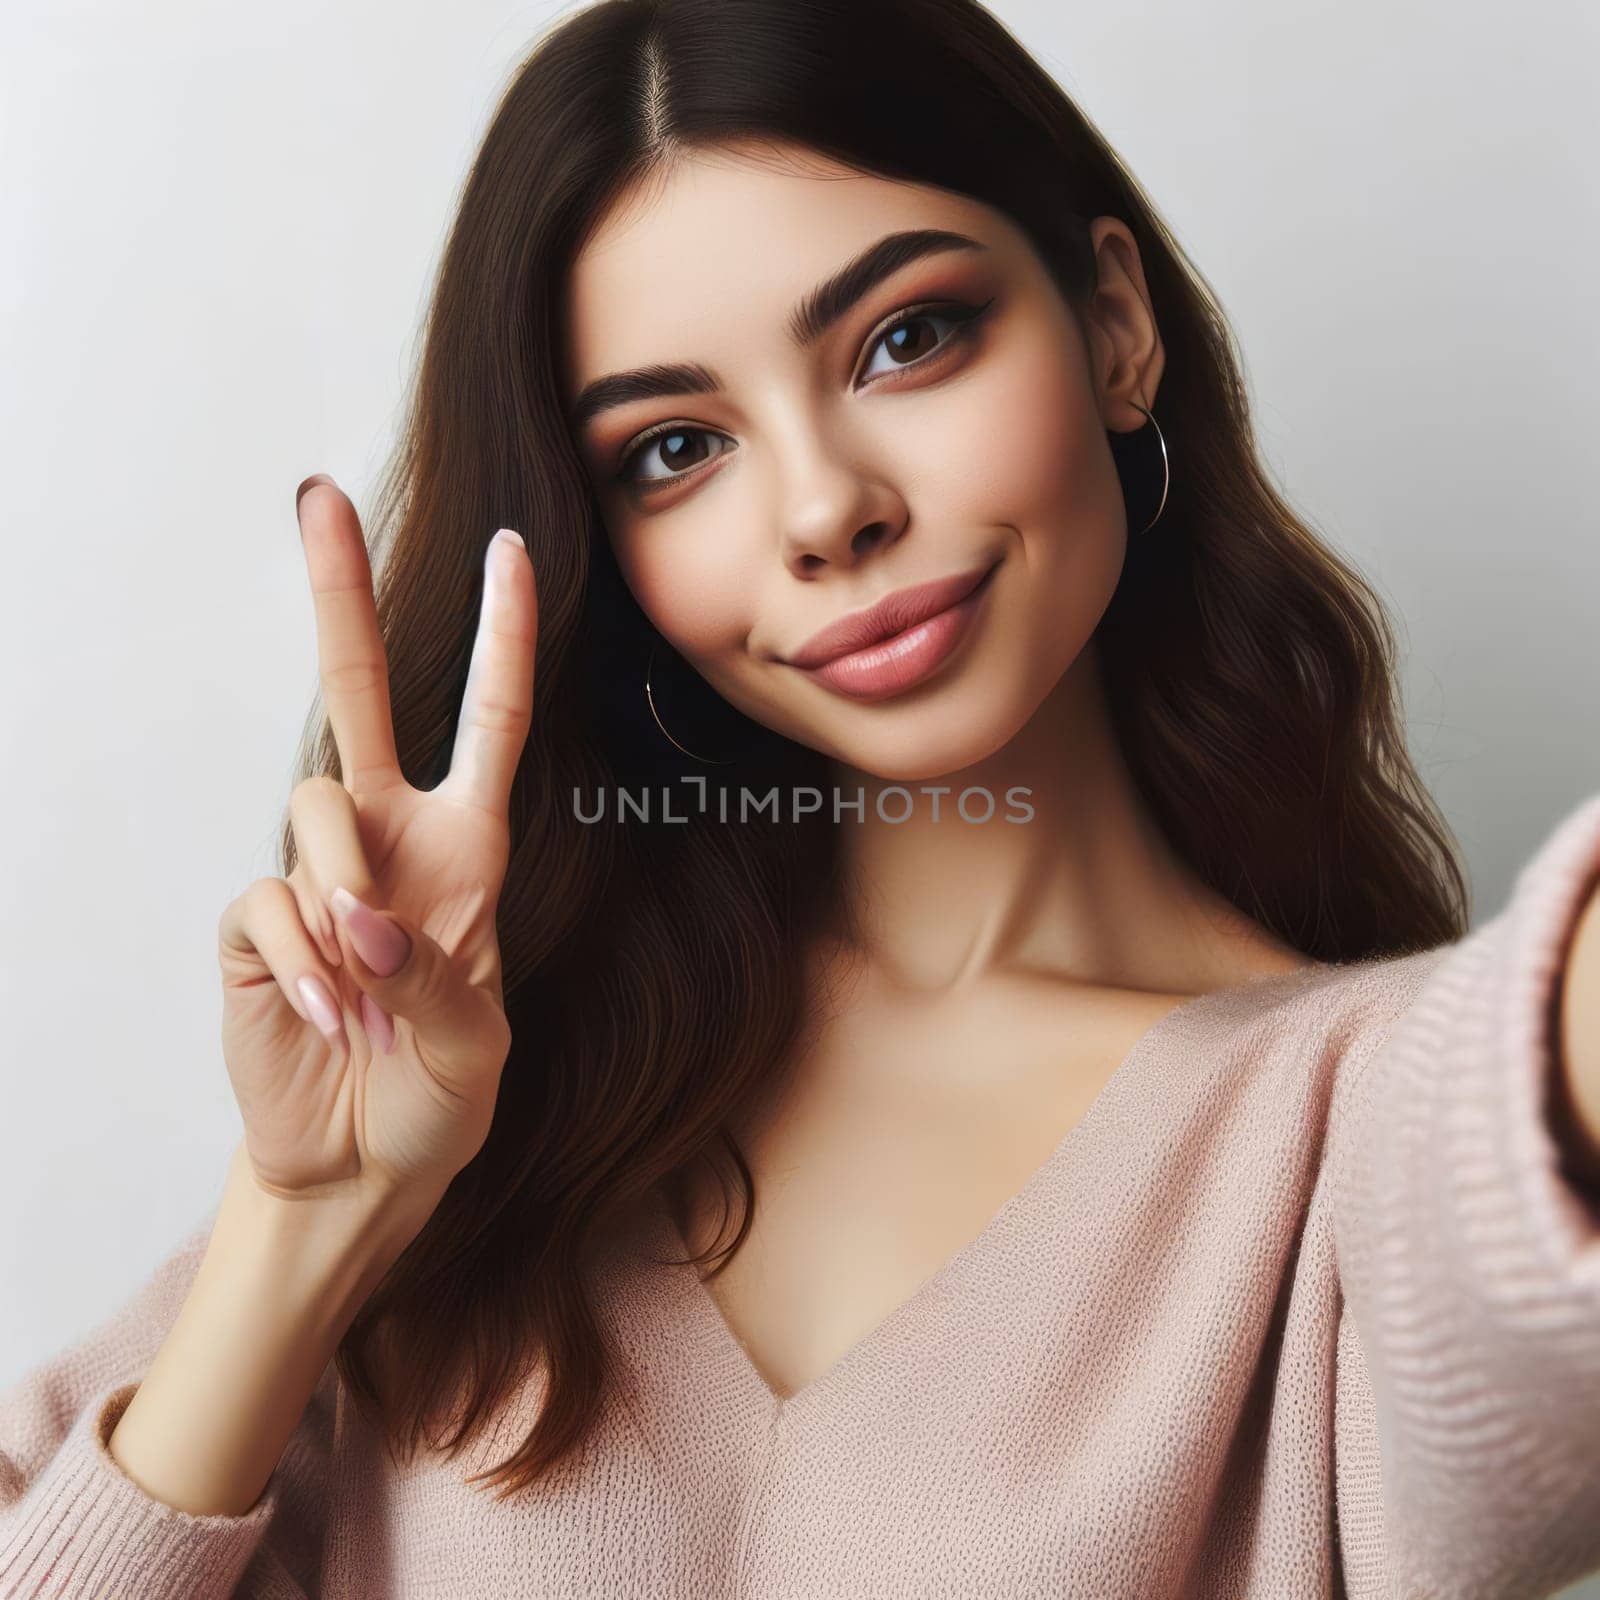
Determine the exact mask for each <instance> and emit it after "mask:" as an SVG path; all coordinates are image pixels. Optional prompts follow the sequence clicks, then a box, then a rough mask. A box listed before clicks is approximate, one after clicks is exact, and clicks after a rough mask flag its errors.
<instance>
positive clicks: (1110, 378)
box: [1087, 217, 1166, 433]
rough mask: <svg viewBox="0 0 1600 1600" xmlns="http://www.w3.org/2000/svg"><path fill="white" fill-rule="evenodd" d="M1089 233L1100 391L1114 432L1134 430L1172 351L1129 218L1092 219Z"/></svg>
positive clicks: (1092, 333)
mask: <svg viewBox="0 0 1600 1600" xmlns="http://www.w3.org/2000/svg"><path fill="white" fill-rule="evenodd" d="M1089 238H1090V240H1091V242H1092V243H1093V245H1094V252H1095V262H1096V265H1097V268H1098V282H1097V283H1096V286H1095V291H1094V294H1093V296H1092V297H1091V299H1090V302H1089V310H1088V328H1087V333H1088V339H1089V350H1090V366H1091V371H1092V373H1093V377H1094V384H1095V394H1096V395H1097V397H1098V398H1099V401H1100V411H1101V415H1102V416H1103V418H1104V419H1105V425H1106V427H1107V428H1108V429H1109V430H1111V431H1112V432H1113V433H1133V432H1137V430H1138V429H1140V428H1142V427H1144V426H1145V423H1146V418H1145V415H1144V412H1143V411H1140V410H1139V408H1138V406H1139V405H1142V406H1145V407H1147V408H1148V409H1150V410H1152V411H1153V410H1155V404H1156V390H1157V389H1158V388H1159V387H1160V384H1161V375H1162V373H1163V372H1164V371H1165V370H1166V352H1165V351H1164V350H1163V349H1162V346H1161V330H1160V329H1159V328H1157V327H1156V318H1155V311H1154V308H1153V307H1152V306H1151V304H1150V291H1149V290H1148V288H1146V286H1145V281H1144V264H1143V262H1142V261H1141V260H1140V259H1139V246H1138V244H1137V243H1136V242H1135V240H1134V237H1133V234H1132V232H1131V231H1130V230H1129V228H1128V225H1127V223H1125V222H1123V221H1122V219H1121V218H1120V217H1096V218H1095V219H1094V221H1093V222H1091V223H1090V224H1089ZM1135 401H1137V402H1138V405H1135V404H1134V402H1135Z"/></svg>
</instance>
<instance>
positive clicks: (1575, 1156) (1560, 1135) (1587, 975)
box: [1550, 886, 1600, 1196]
mask: <svg viewBox="0 0 1600 1600" xmlns="http://www.w3.org/2000/svg"><path fill="white" fill-rule="evenodd" d="M1555 1037H1556V1040H1557V1049H1556V1061H1555V1068H1554V1073H1555V1076H1554V1081H1553V1082H1552V1084H1551V1096H1550V1127H1551V1132H1552V1133H1553V1135H1554V1137H1555V1140H1556V1144H1557V1146H1558V1148H1559V1149H1560V1151H1561V1156H1562V1164H1563V1166H1564V1167H1565V1168H1566V1170H1567V1173H1568V1175H1569V1176H1570V1177H1571V1178H1572V1179H1573V1180H1574V1181H1575V1182H1577V1183H1580V1184H1582V1185H1583V1186H1584V1187H1586V1188H1588V1189H1590V1190H1592V1191H1593V1192H1594V1193H1595V1194H1596V1195H1597V1196H1600V886H1597V887H1596V889H1595V890H1594V891H1593V892H1592V893H1591V894H1590V896H1589V900H1588V903H1587V905H1586V907H1585V909H1584V911H1583V913H1582V915H1581V916H1580V917H1579V919H1578V924H1577V927H1576V929H1575V930H1574V933H1573V941H1572V946H1571V949H1570V951H1569V953H1568V957H1567V964H1566V970H1565V972H1564V974H1563V978H1562V984H1561V993H1560V998H1559V1003H1558V1006H1557V1027H1556V1033H1555Z"/></svg>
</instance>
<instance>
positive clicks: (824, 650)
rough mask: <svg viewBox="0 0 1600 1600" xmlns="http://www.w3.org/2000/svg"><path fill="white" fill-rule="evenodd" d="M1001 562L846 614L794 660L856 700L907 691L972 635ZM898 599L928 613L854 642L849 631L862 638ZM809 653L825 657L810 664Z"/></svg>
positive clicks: (811, 675) (809, 673)
mask: <svg viewBox="0 0 1600 1600" xmlns="http://www.w3.org/2000/svg"><path fill="white" fill-rule="evenodd" d="M999 567H1000V562H999V561H998V560H997V561H995V562H994V563H992V564H991V565H990V566H989V567H988V568H987V569H986V570H985V571H983V572H982V573H979V574H964V575H961V576H958V577H957V578H954V579H945V580H941V581H940V582H938V583H936V584H927V585H923V586H921V587H920V588H918V589H915V590H900V591H897V593H896V594H894V595H890V596H888V597H887V599H886V600H884V601H880V602H879V605H878V607H874V608H871V609H869V610H868V611H866V612H864V613H861V614H859V615H858V616H856V617H848V618H844V619H841V622H840V623H835V624H833V625H832V626H831V627H830V628H827V629H824V630H823V632H822V633H820V634H817V635H815V636H814V637H813V638H812V640H811V641H810V642H809V643H808V645H807V646H806V651H805V652H804V653H803V656H802V658H801V659H799V660H791V662H790V665H792V666H795V667H796V668H797V670H799V671H801V672H804V673H805V675H806V676H807V677H808V678H810V679H812V680H813V681H814V682H816V683H818V684H820V685H821V686H822V687H824V688H827V689H830V690H832V691H833V692H834V693H836V694H842V695H845V696H847V697H848V698H850V699H852V700H864V701H872V700H886V699H889V698H891V697H892V696H894V695H897V694H902V693H904V692H905V691H906V690H907V689H910V688H913V687H914V686H915V685H917V684H919V683H921V682H923V681H924V680H925V679H927V678H929V677H931V676H932V675H933V673H934V672H936V671H937V670H938V669H939V668H940V667H941V666H943V665H944V663H945V662H946V661H947V660H949V659H950V657H951V656H952V655H953V654H954V653H955V650H956V648H957V646H958V645H960V644H961V643H962V641H963V640H964V639H966V638H967V636H968V634H969V633H970V632H971V631H972V625H973V623H974V621H975V619H976V618H977V615H978V613H979V611H980V610H981V609H982V607H983V603H984V601H985V599H986V598H987V596H988V593H989V590H990V588H991V587H992V585H991V580H992V579H993V577H994V574H995V573H996V572H997V571H998V570H999ZM895 604H899V605H901V606H902V607H904V606H907V605H909V606H910V608H911V609H912V611H913V613H915V612H917V611H921V612H922V613H923V614H922V615H921V616H920V617H918V618H917V620H915V621H912V622H909V623H908V624H906V625H905V626H902V627H901V628H900V629H899V630H898V631H896V632H893V633H890V634H888V635H887V636H885V637H878V638H872V639H870V640H869V641H867V642H864V643H861V644H857V645H854V646H853V647H852V646H851V644H850V642H849V637H848V636H849V633H850V632H852V631H853V632H854V633H855V634H856V635H857V636H858V637H859V636H860V635H861V633H863V632H870V631H873V630H874V621H873V619H874V618H875V617H881V616H884V615H889V616H891V617H892V612H889V611H888V610H887V608H888V607H890V606H892V605H895ZM929 605H938V607H939V609H938V610H935V611H932V612H931V614H930V613H929V612H928V609H927V608H928V606H929ZM880 608H884V609H881V610H880ZM877 626H878V627H881V626H882V624H881V623H879V624H877ZM830 650H831V651H832V653H831V654H829V652H830ZM806 655H809V656H811V657H813V658H816V657H819V656H821V657H823V659H817V660H815V664H806V662H805V660H804V656H806Z"/></svg>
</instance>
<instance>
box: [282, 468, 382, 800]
mask: <svg viewBox="0 0 1600 1600" xmlns="http://www.w3.org/2000/svg"><path fill="white" fill-rule="evenodd" d="M307 482H308V483H309V484H310V487H309V488H306V487H302V489H301V491H300V495H299V498H298V500H297V502H296V506H295V510H296V515H297V516H298V517H299V519H300V540H301V543H302V545H303V546H304V547H305V556H306V568H307V570H308V572H309V573H310V577H311V597H312V603H313V605H314V606H315V608H316V613H317V670H318V672H319V674H320V676H321V680H322V699H323V703H324V705H326V707H327V709H328V720H329V721H330V722H331V723H332V724H333V738H334V742H335V744H337V746H338V747H339V770H340V775H341V776H342V778H343V780H344V786H345V788H347V789H348V790H350V791H351V793H356V792H359V791H366V792H372V791H376V790H379V789H387V788H389V787H391V786H392V785H393V784H395V783H398V782H402V781H403V778H402V774H401V771H400V758H399V756H398V755H397V753H396V751H395V742H394V724H393V722H392V721H391V720H390V711H389V665H388V661H387V659H386V657H385V655H384V650H383V635H382V633H381V632H380V631H379V628H378V608H377V604H376V603H375V601H374V600H373V598H372V567H371V564H370V563H369V562H368V560H367V543H366V540H365V539H364V538H363V537H362V533H361V523H360V521H359V519H358V518H357V516H356V508H355V506H354V505H352V504H351V502H350V497H349V496H348V495H347V494H346V493H345V492H344V490H342V489H341V488H340V487H339V486H338V484H336V483H335V482H334V481H333V479H332V478H328V477H323V476H322V475H320V474H318V475H316V476H314V477H313V478H310V479H308V480H307Z"/></svg>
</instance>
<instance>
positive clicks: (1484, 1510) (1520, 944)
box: [1329, 795, 1600, 1600]
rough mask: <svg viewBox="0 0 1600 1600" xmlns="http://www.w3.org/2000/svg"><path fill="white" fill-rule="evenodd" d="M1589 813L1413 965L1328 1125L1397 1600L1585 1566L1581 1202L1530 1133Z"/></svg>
mask: <svg viewBox="0 0 1600 1600" xmlns="http://www.w3.org/2000/svg"><path fill="white" fill-rule="evenodd" d="M1597 874H1600V795H1596V796H1593V797H1591V798H1590V799H1589V800H1588V801H1586V802H1585V803H1584V804H1583V805H1581V806H1580V807H1578V809H1577V810H1576V811H1574V812H1572V813H1571V814H1570V815H1569V816H1568V817H1567V818H1566V819H1565V820H1564V821H1563V822H1561V823H1560V824H1559V825H1558V826H1557V827H1556V828H1555V829H1554V830H1553V831H1552V832H1551V833H1550V834H1549V835H1548V836H1547V837H1546V839H1545V840H1544V842H1543V843H1542V844H1541V845H1540V846H1539V848H1538V849H1537V850H1536V851H1535V852H1534V854H1533V855H1532V857H1531V858H1530V859H1529V860H1528V861H1527V863H1526V864H1525V865H1524V866H1523V868H1522V870H1521V872H1520V873H1519V874H1518V877H1517V879H1516V882H1515V885H1514V887H1513V891H1512V894H1511V898H1510V900H1509V902H1508V904H1507V906H1506V907H1505V909H1504V910H1503V911H1502V912H1501V913H1500V914H1499V915H1498V916H1497V917H1496V918H1495V919H1494V920H1493V921H1491V922H1489V923H1487V924H1485V925H1484V926H1482V927H1481V928H1479V929H1478V930H1476V931H1475V932H1473V933H1471V934H1469V935H1468V936H1466V937H1465V938H1463V939H1462V940H1460V941H1459V942H1458V943H1456V944H1454V945H1449V946H1445V947H1443V950H1442V953H1441V952H1433V953H1430V958H1431V960H1432V962H1433V964H1432V965H1430V966H1428V967H1427V968H1426V970H1425V973H1424V976H1423V978H1422V980H1421V984H1420V987H1419V988H1418V989H1417V991H1416V993H1415V996H1414V998H1413V999H1412V1001H1411V1004H1410V1005H1409V1006H1408V1007H1407V1008H1406V1009H1405V1010H1404V1011H1403V1012H1402V1014H1401V1015H1400V1016H1399V1017H1398V1019H1396V1020H1395V1021H1394V1022H1393V1023H1392V1025H1391V1026H1390V1029H1389V1032H1388V1034H1387V1036H1386V1037H1385V1038H1384V1039H1383V1040H1382V1042H1381V1043H1380V1045H1379V1046H1378V1048H1377V1049H1376V1050H1375V1051H1373V1052H1372V1053H1371V1055H1370V1056H1369V1057H1368V1058H1367V1060H1366V1061H1365V1063H1364V1064H1362V1065H1360V1066H1359V1067H1358V1069H1357V1071H1356V1074H1355V1076H1354V1077H1353V1078H1352V1079H1350V1080H1349V1081H1348V1082H1346V1083H1341V1084H1340V1085H1339V1088H1338V1091H1337V1092H1336V1094H1335V1099H1334V1107H1333V1112H1332V1116H1331V1120H1330V1129H1329V1139H1330V1151H1329V1159H1330V1161H1331V1162H1332V1164H1333V1171H1334V1180H1335V1181H1334V1190H1333V1223H1334V1238H1335V1248H1336V1254H1337V1259H1338V1266H1339V1277H1340V1282H1341V1287H1342V1290H1343V1293H1344V1296H1345V1304H1346V1308H1347V1310H1348V1313H1349V1315H1350V1317H1351V1319H1352V1322H1353V1325H1354V1330H1355V1333H1356V1334H1357V1336H1358V1337H1359V1341H1360V1345H1361V1351H1362V1354H1363V1356H1364V1359H1365V1363H1366V1367H1367V1370H1368V1372H1369V1374H1370V1381H1371V1388H1372V1395H1373V1401H1374V1410H1375V1415H1376V1421H1377V1435H1378V1456H1379V1464H1380V1468H1379V1469H1380V1473H1381V1479H1382V1483H1381V1492H1382V1505H1383V1524H1384V1543H1385V1546H1386V1551H1387V1564H1388V1566H1389V1568H1390V1576H1391V1580H1392V1582H1393V1584H1394V1586H1395V1588H1394V1592H1396V1593H1398V1594H1402V1595H1407V1596H1410V1595H1429V1596H1433V1595H1441V1596H1442V1595H1449V1596H1452V1597H1462V1600H1465V1597H1472V1596H1484V1597H1486V1600H1487V1597H1493V1600H1515V1597H1517V1596H1543V1595H1548V1594H1550V1593H1551V1592H1552V1591H1553V1590H1555V1589H1559V1588H1561V1587H1562V1586H1563V1585H1564V1584H1567V1583H1570V1582H1572V1581H1573V1580H1574V1579H1576V1578H1578V1577H1580V1576H1582V1575H1583V1574H1585V1573H1587V1572H1590V1571H1592V1570H1594V1569H1596V1568H1600V1196H1597V1195H1594V1194H1592V1193H1590V1192H1588V1191H1587V1190H1585V1189H1583V1188H1580V1187H1579V1185H1578V1184H1577V1183H1576V1182H1575V1181H1573V1180H1571V1179H1569V1178H1568V1177H1566V1176H1565V1174H1564V1170H1563V1168H1562V1165H1561V1161H1560V1151H1559V1147H1558V1146H1557V1144H1556V1141H1555V1138H1554V1136H1553V1134H1552V1132H1551V1126H1550V1124H1549V1122H1548V1121H1547V1115H1548V1112H1547V1106H1546V1096H1547V1092H1548V1086H1549V1084H1550V1083H1551V1081H1552V1078H1553V1074H1554V1072H1555V1069H1556V1061H1557V1056H1556V1049H1557V1044H1558V1035H1557V1034H1556V1031H1555V1029H1556V1022H1557V1018H1558V1016H1559V1012H1558V1010H1557V1007H1556V1002H1557V1000H1558V998H1559V995H1560V992H1561V979H1562V974H1563V972H1564V968H1565V962H1566V957H1567V952H1568V950H1569V949H1570V947H1571V943H1572V940H1573V936H1574V933H1575V930H1576V924H1577V921H1578V918H1579V915H1580V914H1581V912H1582V910H1583V907H1584V905H1585V904H1586V903H1587V898H1588V894H1589V893H1590V892H1591V890H1592V888H1593V886H1594V883H1595V880H1596V875H1597Z"/></svg>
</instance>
